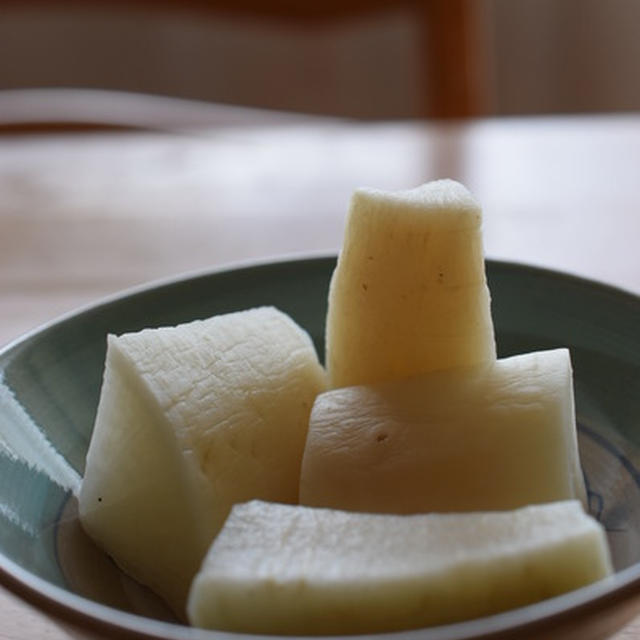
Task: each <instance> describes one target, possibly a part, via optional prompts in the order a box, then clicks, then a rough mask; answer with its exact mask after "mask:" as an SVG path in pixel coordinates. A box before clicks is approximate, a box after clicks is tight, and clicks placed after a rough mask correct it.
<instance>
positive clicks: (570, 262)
mask: <svg viewBox="0 0 640 640" xmlns="http://www.w3.org/2000/svg"><path fill="white" fill-rule="evenodd" d="M58 97H59V98H60V100H62V101H61V102H60V103H59V106H60V110H59V112H58V114H57V115H56V117H55V119H56V120H58V121H59V120H60V119H64V118H65V117H66V118H67V119H69V120H78V119H82V118H79V116H78V113H76V112H74V110H73V108H72V107H73V104H75V103H74V102H73V101H72V102H71V107H70V106H68V105H67V107H66V108H65V103H64V100H65V99H66V98H67V97H68V96H66V97H65V96H58ZM86 97H87V96H85V98H86ZM91 99H92V100H93V103H92V104H93V108H94V112H93V118H88V119H89V120H94V121H100V120H101V119H104V118H105V117H106V116H105V114H106V115H110V116H111V118H112V119H115V120H118V119H119V120H118V122H119V124H135V125H148V126H150V127H151V129H153V130H147V131H140V130H125V129H121V130H116V129H113V130H103V131H82V130H75V131H65V130H58V131H57V132H55V133H45V132H44V131H40V130H38V129H36V130H34V131H31V133H24V132H23V133H20V134H16V133H13V134H11V135H8V134H5V135H0V318H1V319H2V322H1V323H0V344H4V343H7V342H9V341H10V340H11V339H13V338H15V337H16V336H18V335H19V334H21V333H23V332H25V331H28V330H30V329H32V328H34V327H36V326H38V325H39V324H41V323H43V322H47V321H49V320H51V319H53V318H55V317H57V316H59V315H60V314H63V313H67V312H69V311H71V310H74V309H76V308H77V307H79V306H81V305H85V304H89V303H92V302H94V301H96V300H98V299H100V298H102V297H103V296H106V295H109V294H112V293H115V292H118V291H120V290H122V289H123V288H127V287H130V286H133V285H138V284H141V283H145V282H148V281H150V280H154V279H157V278H165V277H170V276H174V275H176V274H180V273H185V272H189V271H193V270H202V269H208V268H211V267H217V266H220V265H224V264H227V263H230V262H237V261H245V260H254V259H261V260H262V259H267V258H271V257H275V256H283V255H290V254H308V253H311V252H319V253H324V252H335V251H337V249H338V247H339V246H340V243H341V234H342V226H343V220H344V214H345V211H346V208H347V205H348V201H349V197H350V193H351V191H352V190H353V188H354V187H356V186H360V185H370V186H377V187H382V188H388V189H396V188H406V187H411V186H416V185H418V184H420V183H422V182H425V181H427V180H430V179H433V178H437V177H453V178H456V179H458V180H460V181H462V182H464V183H465V184H466V185H467V186H468V187H469V188H470V189H471V190H472V191H473V192H474V194H475V195H476V196H477V198H478V199H479V200H480V202H481V203H482V205H483V207H484V212H485V223H484V228H485V244H486V253H487V255H488V256H489V257H492V258H500V259H508V260H516V261H520V262H528V263H533V264H537V265H542V266H546V267H551V268H554V269H560V270H563V271H569V272H572V273H576V274H579V275H582V276H586V277H590V278H594V279H598V280H602V281H606V282H609V283H612V284H614V285H617V286H620V287H624V288H626V289H629V290H632V291H634V292H636V293H640V257H639V256H638V252H637V246H636V245H637V242H638V238H640V179H639V178H640V159H639V157H638V149H640V116H635V115H627V116H600V117H554V118H527V119H500V120H482V121H472V122H468V123H450V124H445V123H431V124H426V123H421V122H385V123H355V122H343V121H335V120H323V119H316V118H313V119H312V118H304V117H300V116H287V115H284V114H275V113H266V112H254V111H247V110H242V109H230V108H227V107H224V108H223V107H219V108H218V107H215V106H206V107H205V106H203V105H195V106H193V105H185V104H178V103H172V102H166V101H165V102H162V101H161V102H157V101H155V102H153V103H151V102H149V101H148V100H146V101H145V100H142V101H139V100H136V99H133V98H131V97H127V98H123V97H120V98H118V97H117V96H116V97H113V96H109V95H107V94H104V95H93V96H92V98H91ZM127 101H129V102H127ZM90 102H91V101H90ZM125 103H126V104H128V107H127V109H128V110H127V109H125V108H124V106H126V105H125ZM4 104H5V111H4V114H3V110H2V109H3V102H2V100H1V99H0V125H1V124H2V121H3V115H4V120H5V123H6V122H11V121H12V118H13V121H14V122H15V121H17V120H20V117H21V114H22V115H23V116H24V118H25V119H26V120H29V118H30V117H31V119H32V120H33V121H35V122H37V121H38V120H39V119H42V114H41V113H40V115H38V114H36V115H35V116H34V115H33V114H31V116H29V114H30V113H31V112H29V111H28V110H26V111H21V110H20V109H16V102H15V100H14V102H13V103H12V104H13V110H12V111H11V110H10V109H8V108H7V107H6V104H7V103H6V102H5V103H4ZM123 105H124V106H123ZM40 107H41V108H42V103H40ZM95 109H97V110H98V111H100V114H97V113H96V111H95ZM123 109H124V115H123ZM65 114H66V116H65ZM145 118H148V122H145ZM0 621H2V622H1V623H0V640H9V639H11V640H26V639H27V638H29V639H32V638H48V639H51V640H69V639H70V638H75V639H79V638H82V637H83V636H82V635H81V634H73V635H72V634H70V633H69V632H67V631H66V630H64V629H63V628H62V627H60V626H59V625H58V624H57V623H55V622H53V621H51V620H49V619H48V618H47V617H46V616H44V615H43V614H41V613H39V612H37V611H35V610H34V609H33V608H32V607H30V606H29V605H26V604H24V603H22V602H20V601H18V600H17V599H16V598H15V597H14V596H12V595H10V594H9V593H7V592H6V591H2V590H1V589H0ZM615 638H616V640H622V639H623V638H626V639H629V638H640V619H638V620H637V621H635V622H634V623H632V624H631V625H630V626H629V627H628V628H626V629H624V630H623V631H621V632H620V633H619V634H618V635H616V636H615Z"/></svg>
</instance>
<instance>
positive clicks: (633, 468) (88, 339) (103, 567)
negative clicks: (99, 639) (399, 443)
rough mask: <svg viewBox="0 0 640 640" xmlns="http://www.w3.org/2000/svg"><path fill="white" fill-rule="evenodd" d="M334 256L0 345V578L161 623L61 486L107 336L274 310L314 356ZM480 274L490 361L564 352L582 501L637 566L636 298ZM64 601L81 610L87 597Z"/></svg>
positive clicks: (248, 272) (177, 289)
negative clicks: (487, 307) (27, 580)
mask: <svg viewBox="0 0 640 640" xmlns="http://www.w3.org/2000/svg"><path fill="white" fill-rule="evenodd" d="M334 265H335V258H317V259H308V260H298V261H289V262H281V263H271V264H265V265H257V266H249V267H244V268H237V269H233V270H228V271H221V272H212V273H208V274H204V275H200V276H197V277H191V278H187V279H182V280H177V281H173V282H169V283H166V284H163V285H158V286H154V287H150V288H145V289H142V290H139V291H137V292H133V293H130V294H127V295H124V296H121V297H118V298H115V299H113V300H111V301H107V302H105V303H103V304H100V305H98V306H95V307H92V308H90V309H88V310H85V311H83V312H80V313H78V314H74V315H72V316H69V317H68V318H65V319H62V320H60V321H58V322H56V323H53V324H51V325H50V326H47V327H45V328H43V329H41V330H39V331H37V332H35V333H33V334H31V335H29V336H26V337H25V338H23V339H21V340H19V341H17V342H16V343H14V344H13V345H9V346H8V347H7V348H5V349H4V351H3V352H2V353H0V581H2V576H3V575H4V577H5V578H6V577H7V576H8V575H11V576H12V579H13V580H15V576H16V571H15V568H16V567H18V568H19V569H20V571H22V570H25V571H26V572H27V573H26V574H24V575H29V576H35V577H36V578H40V579H42V580H44V581H45V582H46V584H50V585H53V586H55V587H58V588H60V589H61V590H62V591H59V592H58V593H70V594H74V595H76V596H81V597H82V598H86V599H88V600H91V601H93V602H97V603H100V604H103V605H107V606H109V607H113V608H114V609H116V610H120V611H122V612H132V613H135V614H139V615H142V616H145V617H146V618H153V619H156V620H169V621H171V620H172V617H171V614H170V613H169V612H168V611H167V609H166V608H165V607H164V606H163V605H162V603H161V602H160V601H159V600H158V599H156V598H155V596H153V594H151V593H149V592H148V591H146V590H145V589H144V588H142V587H140V586H139V585H137V584H136V583H134V582H133V581H131V580H129V579H128V578H127V577H126V576H124V575H123V574H122V573H121V572H120V571H119V570H118V569H117V568H116V567H115V565H114V564H113V563H112V562H111V561H110V560H109V558H107V557H106V556H105V555H104V554H103V553H102V552H101V551H99V550H98V549H97V548H96V547H95V546H94V545H93V544H92V543H91V541H90V540H89V539H88V538H87V537H86V536H85V535H84V533H83V532H82V529H81V528H80V527H79V525H78V522H77V518H76V511H75V506H76V505H75V499H73V498H72V494H71V492H70V491H69V489H68V488H69V487H71V486H72V485H73V483H74V482H77V479H78V478H79V477H80V476H81V475H82V472H83V468H84V457H85V453H86V450H87V447H88V445H89V440H90V436H91V430H92V426H93V419H94V415H95V410H96V406H97V401H98V396H99V391H100V384H101V378H102V368H103V363H104V356H105V347H106V343H105V336H106V334H107V333H122V332H125V331H133V330H138V329H142V328H144V327H150V326H162V325H173V324H177V323H180V322H186V321H189V320H193V319H196V318H206V317H209V316H211V315H214V314H218V313H226V312H229V311H236V310H241V309H247V308H249V307H255V306H259V305H273V306H276V307H278V308H279V309H281V310H282V311H284V312H286V313H288V314H290V315H291V316H292V317H293V318H294V319H295V320H296V321H297V322H298V323H299V324H300V325H301V326H302V327H304V328H305V329H306V330H307V331H308V332H309V334H310V335H311V337H312V339H313V340H314V343H315V345H316V348H317V349H318V353H319V354H322V351H323V343H324V321H325V314H326V300H327V292H328V286H329V279H330V276H331V272H332V270H333V267H334ZM487 275H488V278H489V285H490V287H491V292H492V306H493V315H494V322H495V327H496V335H497V342H498V350H499V354H500V356H506V355H511V354H516V353H524V352H527V351H533V350H536V349H545V348H551V347H558V346H566V347H568V348H569V349H570V351H571V356H572V362H573V366H574V381H575V394H576V407H577V420H578V439H579V447H580V454H581V459H582V464H583V469H584V473H585V477H586V481H587V487H588V494H589V508H590V510H591V512H592V513H593V514H594V515H595V516H596V517H597V518H598V519H599V520H600V521H601V522H602V523H603V524H604V526H605V527H606V529H607V534H608V538H609V542H610V545H611V549H612V554H613V559H614V564H615V567H616V569H617V570H623V569H626V568H628V567H631V566H633V565H635V564H636V563H638V562H639V561H640V471H639V470H638V469H639V468H640V333H639V332H638V331H637V327H638V326H640V299H638V298H636V297H634V296H632V295H630V294H626V293H624V292H621V291H618V290H615V289H612V288H609V287H606V286H603V285H598V284H594V283H592V282H588V281H585V280H581V279H578V278H574V277H570V276H566V275H561V274H557V273H554V272H550V271H545V270H540V269H534V268H531V267H526V266H522V265H514V264H508V263H498V262H491V261H488V263H487ZM34 465H36V466H34ZM53 479H55V480H56V481H55V482H54V480H53ZM6 581H7V580H5V582H6ZM54 597H55V596H54ZM75 602H76V605H77V606H79V607H81V606H82V602H84V601H83V600H79V599H78V600H76V601H75ZM143 622H144V621H143ZM123 624H125V623H124V622H123ZM439 637H445V636H439Z"/></svg>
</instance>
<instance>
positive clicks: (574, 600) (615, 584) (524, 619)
mask: <svg viewBox="0 0 640 640" xmlns="http://www.w3.org/2000/svg"><path fill="white" fill-rule="evenodd" d="M336 257H337V256H336V254H335V253H327V252H318V253H311V254H309V253H306V254H304V255H297V254H290V255H286V256H278V257H277V258H275V259H274V258H264V259H260V260H244V261H237V262H231V263H227V264H224V265H220V266H216V267H213V268H206V269H202V270H197V271H192V272H186V273H182V274H179V275H174V276H170V277H167V278H161V279H157V280H153V281H150V282H147V283H143V284H141V285H138V286H134V287H130V288H127V289H124V290H123V291H120V292H116V293H114V294H112V295H109V296H106V297H103V298H101V299H99V300H97V301H94V302H92V303H89V304H86V305H83V306H81V307H79V308H77V309H75V310H72V311H70V312H68V313H65V314H63V315H61V316H59V317H57V318H54V319H53V320H51V321H49V322H47V323H44V324H42V325H40V326H38V327H36V328H34V329H32V330H30V331H28V332H26V333H24V334H23V335H21V336H18V337H17V338H15V339H13V340H11V341H10V342H8V343H7V344H5V345H3V346H2V347H0V365H2V362H3V360H6V359H7V358H10V356H11V353H12V352H14V351H15V350H16V349H18V348H19V347H20V346H21V345H23V344H25V343H27V342H28V341H30V340H32V339H34V338H35V337H38V336H40V335H42V334H43V333H45V332H47V331H48V330H50V329H52V328H54V327H57V326H59V325H62V324H65V323H67V322H71V321H73V320H76V319H78V318H79V317H81V316H83V315H85V314H89V313H95V312H98V311H100V309H101V308H104V307H107V306H110V305H113V304H118V303H121V302H124V301H126V300H127V299H131V298H135V297H136V296H138V295H140V294H144V293H147V292H151V291H159V290H161V289H163V288H169V287H172V286H176V285H178V286H179V285H184V284H187V283H188V282H190V281H193V280H194V279H200V278H215V277H216V276H218V275H226V274H230V273H231V272H234V271H247V270H251V269H257V270H262V269H264V268H268V267H287V266H288V267H293V266H296V267H299V266H300V265H301V263H316V264H318V265H319V264H320V263H323V262H327V263H330V262H331V261H334V262H335V260H336ZM485 262H486V265H487V267H488V268H490V269H498V270H507V271H516V272H528V273H531V274H533V275H537V276H539V277H543V278H553V279H561V280H564V281H566V282H568V283H571V284H574V285H581V286H586V287H588V288H589V289H592V290H595V291H599V292H600V293H604V294H609V295H615V296H618V297H622V298H624V299H626V300H627V301H629V302H632V303H634V304H637V305H640V295H637V294H635V293H633V292H631V291H629V290H626V289H624V288H621V287H618V286H615V285H611V284H608V283H605V282H601V281H598V280H594V279H589V278H585V277H582V276H580V275H576V274H573V273H569V272H565V271H557V270H554V269H550V268H547V267H543V266H537V265H532V264H527V263H521V262H517V261H509V260H495V259H491V258H487V259H486V261H485ZM0 586H3V587H5V588H6V589H7V590H8V591H10V592H12V593H14V594H15V595H17V596H18V597H20V598H21V599H22V600H24V601H25V602H27V603H30V604H32V605H35V606H36V607H37V608H38V609H39V610H40V611H41V612H42V613H44V614H48V615H50V616H53V617H54V618H56V619H57V620H59V621H60V622H62V623H68V624H70V625H72V626H73V627H75V628H79V629H81V630H83V631H91V632H94V633H98V634H106V636H107V637H115V636H117V637H127V638H140V639H149V640H158V639H162V640H231V638H233V639H234V640H242V639H245V640H250V639H256V640H257V639H261V640H264V639H265V638H267V637H268V636H265V635H256V634H241V633H230V632H225V631H216V630H206V629H198V628H195V627H189V626H187V625H183V624H179V623H174V622H165V621H162V620H156V619H153V618H148V617H144V616H142V615H138V614H135V613H129V612H126V611H123V610H121V609H116V608H113V607H110V606H107V605H104V604H101V603H99V602H96V601H94V600H91V599H89V598H86V597H84V596H81V595H78V594H76V593H73V592H72V591H69V590H67V589H64V588H63V587H60V586H57V585H55V584H53V583H51V582H49V581H47V580H45V579H44V578H41V577H39V576H37V575H36V574H34V573H31V572H30V571H28V570H27V569H25V568H23V567H21V566H20V565H18V564H17V563H16V562H14V561H13V560H11V559H10V558H9V557H7V556H6V555H5V554H4V553H2V552H0ZM612 605H629V607H628V608H629V611H628V614H627V616H626V619H627V620H629V619H631V617H632V616H633V615H634V614H635V613H636V612H637V610H640V562H638V563H636V564H633V565H631V566H629V567H626V568H625V569H622V570H620V571H617V572H616V573H614V574H613V575H611V576H609V577H608V578H606V579H604V580H600V581H598V582H596V583H593V584H590V585H587V586H585V587H581V588H580V589H577V590H574V591H571V592H569V593H565V594H562V595H559V596H555V597H553V598H549V599H547V600H544V601H541V602H537V603H534V604H531V605H526V606H524V607H519V608H516V609H511V610H509V611H505V612H502V613H497V614H494V615H491V616H485V617H481V618H474V619H472V620H467V621H462V622H456V623H451V624H446V625H440V626H436V627H428V628H420V629H409V630H402V631H394V632H385V633H379V634H368V635H358V636H343V637H348V638H354V637H356V638H365V637H370V638H375V639H376V640H385V639H388V640H418V639H419V640H472V639H480V638H482V639H486V640H489V639H492V640H493V639H495V640H498V639H499V638H503V637H504V638H506V637H507V636H508V637H511V634H513V633H517V632H525V631H526V632H528V633H534V632H535V633H542V632H543V631H544V630H545V629H552V628H554V627H557V626H558V625H560V624H561V623H565V622H568V621H569V620H570V619H573V618H575V617H576V616H580V615H582V614H587V613H589V614H590V615H598V614H599V613H600V612H604V611H606V610H608V609H609V608H611V607H612ZM622 623H624V621H623V622H622ZM272 637H273V636H272ZM288 637H290V638H293V637H294V636H288ZM298 637H304V638H315V639H316V640H317V639H319V638H322V637H323V636H315V635H312V636H298ZM337 637H340V636H325V638H334V639H335V638H337Z"/></svg>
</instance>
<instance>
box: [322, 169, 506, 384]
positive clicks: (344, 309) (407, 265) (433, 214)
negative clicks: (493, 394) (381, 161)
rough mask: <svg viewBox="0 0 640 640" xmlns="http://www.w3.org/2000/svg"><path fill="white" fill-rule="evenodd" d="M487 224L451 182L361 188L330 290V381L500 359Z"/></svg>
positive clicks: (356, 380)
mask: <svg viewBox="0 0 640 640" xmlns="http://www.w3.org/2000/svg"><path fill="white" fill-rule="evenodd" d="M481 223H482V212H481V209H480V207H479V205H478V203H477V202H476V201H475V200H474V199H473V197H472V196H471V194H470V193H469V192H468V191H467V189H466V188H465V187H463V186H462V185H461V184H459V183H457V182H454V181H452V180H438V181H435V182H430V183H427V184H425V185H423V186H421V187H418V188H416V189H410V190H407V191H397V192H385V191H380V190H376V189H359V190H357V191H355V193H354V195H353V197H352V200H351V206H350V210H349V214H348V218H347V223H346V230H345V237H344V243H343V247H342V251H341V254H340V257H339V259H338V264H337V267H336V270H335V272H334V275H333V278H332V282H331V287H330V292H329V310H328V316H327V331H326V363H327V370H328V375H329V384H330V386H331V387H345V386H350V385H356V384H365V383H369V382H380V381H384V380H395V379H399V378H405V377H407V376H411V375H415V374H419V373H424V372H426V371H433V370H440V369H450V368H454V367H461V366H469V365H473V364H478V363H481V362H486V361H489V360H492V359H495V357H496V348H495V341H494V334H493V322H492V319H491V310H490V299H489V290H488V288H487V283H486V278H485V269H484V252H483V243H482V229H481Z"/></svg>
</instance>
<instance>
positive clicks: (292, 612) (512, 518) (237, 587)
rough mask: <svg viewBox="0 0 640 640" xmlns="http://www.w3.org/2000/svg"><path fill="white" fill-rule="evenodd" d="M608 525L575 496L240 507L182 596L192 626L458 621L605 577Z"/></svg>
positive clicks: (305, 631) (303, 628) (353, 626)
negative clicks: (337, 507)
mask: <svg viewBox="0 0 640 640" xmlns="http://www.w3.org/2000/svg"><path fill="white" fill-rule="evenodd" d="M610 572H611V561H610V558H609V551H608V548H607V543H606V538H605V534H604V530H603V528H602V527H601V525H600V524H598V522H596V521H595V520H594V519H593V518H591V517H590V516H588V515H586V514H585V513H584V511H583V509H582V507H581V505H580V503H579V502H577V501H567V502H558V503H549V504H545V505H539V506H530V507H526V508H522V509H519V510H516V511H506V512H494V513H464V514H430V515H414V516H393V515H382V514H363V513H353V512H346V511H334V510H330V509H313V508H309V507H301V506H290V505H280V504H272V503H265V502H260V501H252V502H250V503H247V504H243V505H236V506H235V507H234V509H233V511H232V512H231V515H230V516H229V518H228V520H227V522H226V524H225V526H224V528H223V529H222V531H221V532H220V534H219V536H218V537H217V538H216V540H215V542H214V543H213V545H212V546H211V549H210V551H209V553H208V554H207V557H206V559H205V561H204V563H203V566H202V568H201V570H200V572H199V573H198V575H197V576H196V578H195V580H194V583H193V586H192V588H191V592H190V596H189V605H188V612H189V619H190V621H191V623H192V624H194V625H196V626H200V627H207V628H211V629H221V630H226V631H233V632H242V633H257V634H296V635H326V634H351V633H377V632H383V631H395V630H400V629H410V628H418V627H425V626H429V625H438V624H443V623H449V622H455V621H459V620H465V619H469V618H475V617H478V616H484V615H488V614H492V613H496V612H500V611H504V610H506V609H510V608H513V607H518V606H521V605H526V604H529V603H533V602H536V601H539V600H542V599H545V598H549V597H551V596H555V595H558V594H561V593H564V592H566V591H569V590H572V589H576V588H578V587H581V586H583V585H586V584H589V583H592V582H594V581H596V580H599V579H601V578H604V577H605V576H607V575H609V574H610Z"/></svg>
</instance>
